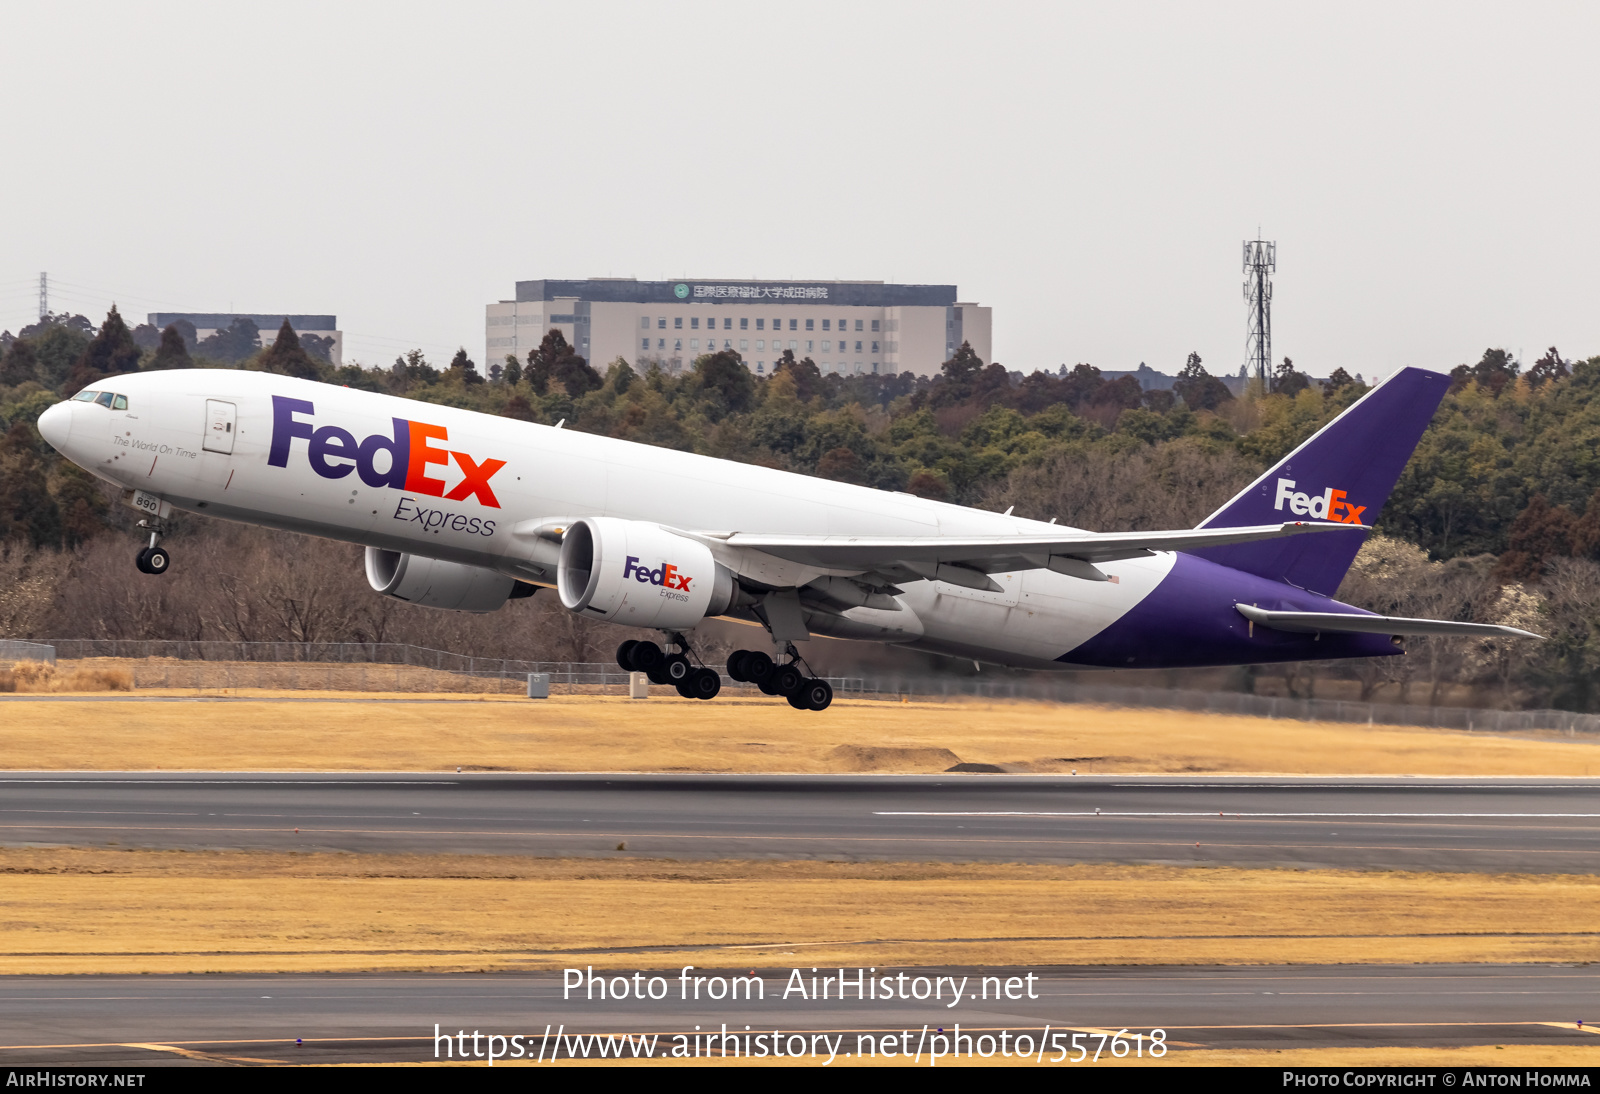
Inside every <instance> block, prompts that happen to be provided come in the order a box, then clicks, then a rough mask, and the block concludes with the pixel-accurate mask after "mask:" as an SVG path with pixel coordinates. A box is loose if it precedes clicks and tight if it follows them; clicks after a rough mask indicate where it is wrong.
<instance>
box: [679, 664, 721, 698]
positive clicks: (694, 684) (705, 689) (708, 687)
mask: <svg viewBox="0 0 1600 1094" xmlns="http://www.w3.org/2000/svg"><path fill="white" fill-rule="evenodd" d="M684 686H685V687H687V688H688V692H689V695H690V697H691V698H695V699H715V698H716V697H717V693H718V692H719V691H721V690H722V677H721V676H719V675H718V674H717V672H716V670H714V669H696V670H695V671H694V675H693V676H691V677H689V679H688V680H686V681H684Z"/></svg>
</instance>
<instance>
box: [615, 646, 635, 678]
mask: <svg viewBox="0 0 1600 1094" xmlns="http://www.w3.org/2000/svg"><path fill="white" fill-rule="evenodd" d="M638 644H639V640H638V639H636V638H630V639H628V640H627V641H626V642H624V643H623V644H622V645H620V646H618V647H617V667H618V668H620V669H621V670H622V671H623V672H632V671H633V665H632V663H631V662H629V660H628V655H629V654H631V653H632V652H633V647H635V646H637V645H638Z"/></svg>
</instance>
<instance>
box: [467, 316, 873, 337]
mask: <svg viewBox="0 0 1600 1094" xmlns="http://www.w3.org/2000/svg"><path fill="white" fill-rule="evenodd" d="M721 318H722V329H723V330H732V329H733V316H731V315H728V316H722V317H721ZM683 319H684V317H683V316H681V315H675V316H672V329H673V330H683V329H684V327H683ZM700 319H701V317H700V316H698V315H691V316H689V329H690V330H699V329H700ZM655 320H656V329H657V330H666V329H667V316H664V315H658V316H656V317H655ZM490 322H491V323H494V322H495V320H493V319H491V320H490ZM821 322H822V329H823V330H833V329H834V327H833V323H834V320H831V319H824V320H822V321H821ZM850 322H851V321H850V320H848V319H840V320H838V323H839V326H838V329H839V330H841V331H844V330H848V329H849V325H850ZM867 322H868V320H864V319H857V320H855V324H856V326H855V329H856V330H865V329H867V328H866V323H867ZM870 322H871V324H872V326H871V329H872V332H873V333H874V334H876V333H877V332H878V330H879V326H880V323H881V321H880V320H877V319H873V320H871V321H870ZM639 329H640V330H649V329H650V316H648V315H641V316H640V317H639ZM705 329H706V330H716V329H717V317H716V316H707V317H706V318H705ZM739 329H740V330H749V329H750V317H749V316H741V317H740V319H739ZM755 329H756V330H766V329H767V320H766V319H764V318H758V319H757V320H756V326H755ZM772 329H773V330H782V329H783V320H782V319H774V320H772ZM789 329H790V330H796V331H797V330H799V329H800V320H799V319H791V320H789ZM805 329H806V330H816V329H817V320H815V319H807V320H806V328H805Z"/></svg>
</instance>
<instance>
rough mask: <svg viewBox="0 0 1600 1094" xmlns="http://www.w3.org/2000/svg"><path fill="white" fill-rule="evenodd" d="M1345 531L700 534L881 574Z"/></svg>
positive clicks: (1089, 559) (1311, 524) (1088, 558)
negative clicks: (903, 569) (899, 568)
mask: <svg viewBox="0 0 1600 1094" xmlns="http://www.w3.org/2000/svg"><path fill="white" fill-rule="evenodd" d="M1341 531H1342V532H1346V533H1348V531H1349V526H1348V525H1344V524H1332V523H1325V522H1322V521H1295V522H1292V523H1288V524H1266V525H1260V526H1256V527H1250V528H1185V529H1181V530H1178V531H1171V532H1071V531H1067V530H1065V529H1063V531H1062V532H1060V533H1056V534H1053V535H1048V536H1039V535H1015V536H812V535H766V534H763V533H759V532H732V533H727V534H721V535H714V534H707V533H701V535H702V536H703V537H704V538H705V539H708V540H717V541H720V542H722V543H725V544H727V545H728V546H730V547H747V548H749V549H751V550H756V551H761V552H764V553H766V554H769V555H773V556H775V557H777V558H782V559H787V560H788V561H790V562H797V563H799V564H800V565H802V566H816V567H820V568H822V569H827V570H846V571H856V572H861V571H866V570H878V571H883V570H885V568H887V567H893V566H907V567H910V568H911V569H913V570H914V571H915V570H919V569H924V568H926V567H928V566H933V565H940V564H943V565H946V566H962V567H966V568H967V569H970V570H977V571H980V572H983V573H1002V572H1006V571H1011V570H1028V569H1044V568H1046V567H1050V568H1052V569H1058V570H1061V571H1062V572H1068V573H1070V572H1072V571H1071V570H1070V569H1066V568H1062V567H1060V566H1051V561H1050V560H1051V559H1052V558H1069V559H1077V560H1079V561H1081V562H1086V563H1091V564H1092V563H1096V562H1115V561H1117V560H1118V559H1124V558H1140V557H1144V556H1148V555H1151V554H1154V553H1155V552H1157V551H1182V550H1187V549H1189V548H1192V547H1210V546H1218V545H1222V544H1230V543H1250V542H1253V541H1255V540H1261V539H1277V538H1279V537H1282V536H1298V535H1302V534H1304V533H1307V532H1341Z"/></svg>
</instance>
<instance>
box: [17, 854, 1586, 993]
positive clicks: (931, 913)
mask: <svg viewBox="0 0 1600 1094" xmlns="http://www.w3.org/2000/svg"><path fill="white" fill-rule="evenodd" d="M0 874H4V876H5V882H4V885H3V886H0V973H8V974H14V973H88V972H102V973H132V972H206V971H219V972H220V971H226V972H267V971H280V972H305V971H319V970H328V971H353V970H381V969H386V970H399V969H430V970H462V969H473V970H480V969H481V970H526V969H559V968H566V967H574V966H586V965H594V966H596V967H597V968H605V969H611V970H620V971H624V972H631V971H632V970H633V969H636V968H676V967H678V966H680V965H685V964H689V965H697V966H700V967H719V966H720V967H723V968H727V967H737V966H744V967H755V966H768V967H771V966H779V967H789V966H793V965H798V964H802V963H803V964H805V965H808V966H809V965H817V966H823V965H834V966H841V965H842V966H850V967H855V966H857V965H876V966H878V967H880V968H882V967H884V966H903V965H916V964H959V965H1045V964H1052V965H1053V964H1136V965H1140V964H1278V963H1286V962H1309V963H1326V962H1363V963H1369V962H1371V963H1385V962H1436V961H1468V962H1551V961H1559V962H1579V961H1594V960H1597V959H1600V932H1595V931H1594V930H1593V922H1592V921H1593V911H1594V908H1595V907H1596V906H1597V905H1600V878H1596V877H1587V876H1549V875H1539V876H1493V875H1461V874H1413V873H1379V872H1354V871H1331V870H1314V871H1303V872H1302V871H1288V870H1240V869H1220V868H1219V869H1197V868H1176V867H1158V866H1020V865H948V864H924V863H828V862H736V861H722V862H695V863H676V862H674V863H669V862H657V861H644V860H638V859H629V858H625V857H623V856H620V855H619V856H618V857H617V858H616V859H609V860H581V859H531V858H513V857H497V856H464V855H450V856H410V855H362V856H354V855H337V854H307V855H294V854H279V853H238V852H206V853H184V852H166V851H136V852H135V851H111V850H44V849H38V850H28V849H9V850H0ZM617 947H643V948H645V949H644V950H643V951H641V952H632V953H627V954H618V953H617V952H615V950H616V948H617Z"/></svg>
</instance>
